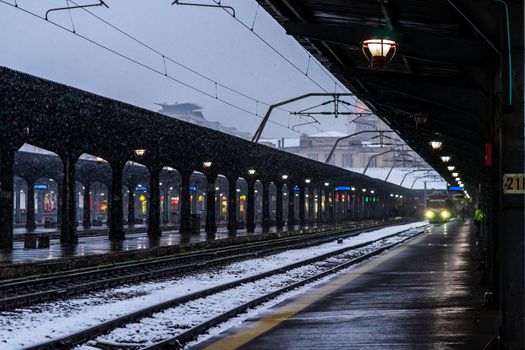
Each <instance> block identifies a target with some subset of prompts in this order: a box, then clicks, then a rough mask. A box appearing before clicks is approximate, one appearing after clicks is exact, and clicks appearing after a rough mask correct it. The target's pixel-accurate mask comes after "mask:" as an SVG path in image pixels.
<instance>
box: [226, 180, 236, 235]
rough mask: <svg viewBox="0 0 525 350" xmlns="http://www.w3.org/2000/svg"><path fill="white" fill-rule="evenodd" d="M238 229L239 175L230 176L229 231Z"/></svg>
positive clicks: (232, 231) (233, 231)
mask: <svg viewBox="0 0 525 350" xmlns="http://www.w3.org/2000/svg"><path fill="white" fill-rule="evenodd" d="M236 231H237V177H235V176H228V232H230V233H235V232H236Z"/></svg>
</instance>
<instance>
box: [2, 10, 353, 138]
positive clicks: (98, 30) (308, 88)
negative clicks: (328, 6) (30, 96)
mask: <svg viewBox="0 0 525 350" xmlns="http://www.w3.org/2000/svg"><path fill="white" fill-rule="evenodd" d="M74 1H75V2H77V3H82V4H89V3H96V2H97V0H74ZM106 2H107V4H108V5H109V9H107V8H104V7H92V8H89V11H91V12H92V13H94V14H96V15H97V16H100V17H101V18H103V19H104V20H106V21H108V22H110V23H111V24H113V25H115V26H117V27H119V28H121V29H123V30H124V31H126V32H128V33H129V34H131V35H133V36H134V37H136V38H137V39H139V40H141V41H143V42H144V43H146V44H148V45H150V46H151V47H153V48H155V49H157V50H158V51H160V52H161V53H162V54H164V55H165V56H167V57H169V58H171V59H174V60H176V61H179V62H180V63H182V64H185V65H187V66H189V67H191V68H192V69H194V70H196V71H198V72H200V73H202V74H205V75H207V76H209V77H211V78H212V79H213V80H216V81H219V82H221V83H223V84H226V85H228V86H231V87H233V88H235V89H237V90H240V91H242V92H243V93H245V94H248V95H250V96H253V97H256V98H257V99H259V100H261V101H266V102H270V103H275V102H278V101H281V100H284V99H288V98H291V97H294V96H297V95H300V94H303V93H308V92H319V91H320V89H319V88H318V87H317V86H316V85H314V83H312V82H311V81H310V80H309V79H308V78H307V77H305V75H304V73H301V72H299V71H297V70H296V69H294V68H293V67H292V66H291V65H290V64H289V63H287V62H286V61H285V60H284V59H283V58H281V57H279V56H278V55H277V54H276V53H275V52H273V51H272V49H271V48H269V47H268V46H266V45H265V44H264V43H263V42H261V41H260V40H259V39H257V38H256V37H255V35H254V34H253V33H252V32H251V31H250V30H248V29H246V28H244V27H243V26H242V25H241V24H239V23H238V22H236V21H235V19H234V18H232V17H231V16H230V15H228V14H227V13H226V12H224V11H223V10H221V9H211V8H198V7H188V6H171V2H172V1H169V0H166V1H164V0H162V1H161V0H156V1H151V0H150V1H148V0H106ZM191 2H201V3H208V4H211V3H213V2H212V0H195V1H193V0H192V1H191ZM6 3H8V4H14V3H15V0H0V28H1V31H0V47H1V49H0V65H3V66H7V67H10V68H14V69H17V70H21V71H24V72H28V73H30V74H34V75H37V76H42V77H45V78H48V79H51V80H55V81H58V82H62V83H65V84H68V85H72V86H74V87H78V88H81V89H85V90H88V91H91V92H95V93H97V94H100V95H103V96H107V97H111V98H114V99H118V100H121V101H125V102H129V103H131V104H134V105H138V106H141V107H145V108H148V109H152V110H156V109H157V107H156V106H155V105H154V102H194V103H198V104H200V105H202V106H204V108H205V109H204V113H205V115H206V117H207V118H208V119H209V120H216V121H220V122H222V123H223V124H225V125H228V126H235V127H237V128H239V129H241V130H243V131H248V132H250V133H253V132H254V131H255V129H256V128H257V126H258V124H259V122H260V119H259V118H258V117H256V116H253V115H250V114H247V113H245V112H242V111H239V110H237V109H234V108H232V107H230V106H227V105H224V104H222V103H220V102H218V101H216V100H215V99H214V98H210V97H207V96H204V95H202V94H200V93H198V92H195V91H193V90H191V89H189V88H188V87H185V86H182V85H180V84H178V83H176V82H174V81H172V80H169V79H168V78H166V77H164V76H163V75H162V74H157V73H154V72H151V71H149V70H148V69H146V68H144V67H140V66H138V65H137V64H135V63H131V62H129V61H127V60H125V59H123V58H122V57H118V56H117V55H115V54H113V53H110V52H108V51H106V50H104V49H102V48H100V47H97V46H96V45H94V44H92V43H89V42H87V41H85V40H83V39H81V38H79V37H78V36H75V35H73V34H71V33H69V32H67V31H65V30H63V29H60V28H58V27H57V26H54V25H52V24H50V23H46V22H45V21H44V20H42V19H40V18H36V17H34V16H31V15H28V14H26V13H24V12H22V11H21V10H20V9H17V8H14V7H12V6H8V5H7V4H6ZM17 3H18V5H19V7H20V8H23V9H27V10H29V11H31V12H34V13H36V14H38V15H39V16H42V17H43V16H44V15H45V12H46V10H47V9H50V8H53V7H62V6H65V5H66V0H46V1H38V0H17ZM70 4H71V1H70ZM223 4H227V5H231V6H233V7H234V8H235V10H236V13H237V18H238V19H239V20H241V21H243V22H244V23H246V24H247V25H248V26H249V27H251V25H252V23H253V20H254V17H255V14H256V10H257V3H256V1H255V0H224V1H223ZM71 5H72V4H71ZM69 15H71V18H70V16H69ZM49 19H50V21H53V22H55V23H57V24H60V25H62V26H64V27H66V28H68V29H71V28H72V22H73V24H74V27H75V30H76V32H77V33H78V34H81V35H83V36H85V37H87V38H90V39H93V40H95V41H96V42H99V43H101V44H103V45H106V46H107V47H109V48H111V49H114V50H116V51H118V52H120V53H123V54H125V55H128V56H129V57H132V58H133V59H135V60H137V61H140V62H141V63H144V64H146V65H148V66H150V67H153V68H154V69H157V70H159V71H161V72H164V63H163V59H162V56H161V55H159V54H156V53H153V52H152V51H150V50H148V49H146V48H144V47H143V46H141V45H139V44H137V43H136V42H134V41H132V40H131V39H129V38H126V37H125V36H124V35H123V34H121V33H119V32H118V31H116V30H114V29H112V28H111V27H109V26H108V25H106V24H104V23H103V22H102V21H100V20H98V19H96V18H95V17H93V16H91V15H90V14H89V13H87V12H85V11H84V10H82V9H77V10H72V11H70V12H69V13H68V11H61V12H53V13H50V14H49ZM71 19H72V21H71ZM254 31H255V32H256V33H258V34H259V35H261V36H262V37H263V38H265V39H266V40H267V41H269V42H270V43H271V44H272V45H273V46H274V47H275V48H276V49H277V50H278V51H279V52H281V53H283V54H284V55H285V56H286V57H287V58H288V59H289V60H290V61H292V62H293V63H294V64H296V65H297V66H298V67H299V68H300V69H301V70H302V71H303V72H304V71H305V70H306V67H307V64H308V54H307V53H306V51H305V50H304V49H303V48H302V47H301V46H300V45H299V44H298V43H297V42H296V41H295V40H294V39H293V38H292V37H288V36H287V35H286V34H285V32H284V30H283V28H282V27H281V26H280V25H279V24H278V23H277V22H275V21H274V20H273V18H271V17H270V16H269V15H268V14H267V13H266V12H265V11H264V10H263V9H262V8H259V10H258V15H257V17H256V21H255V26H254ZM166 68H167V71H168V74H169V75H170V76H173V77H174V78H177V79H180V80H181V81H183V82H185V83H188V84H191V85H193V86H195V87H197V88H199V89H203V90H205V91H206V92H208V93H209V94H211V95H213V96H214V95H215V84H214V83H213V82H210V81H206V80H204V79H202V78H199V77H198V76H196V75H194V74H192V73H189V72H188V71H185V70H184V69H181V68H180V67H177V65H175V64H174V63H171V62H170V61H169V60H168V61H167V67H166ZM309 76H310V77H311V78H312V79H314V80H315V81H316V82H318V83H319V84H320V85H321V86H323V87H324V88H325V89H327V90H329V91H334V81H333V80H332V79H331V78H330V77H329V76H328V75H327V74H326V73H325V72H323V71H322V70H321V69H320V68H319V67H318V66H316V65H315V64H310V66H309ZM218 96H219V97H221V98H224V99H226V100H228V101H230V102H233V103H234V104H237V105H240V106H242V107H243V108H245V109H248V110H251V111H253V112H254V113H255V112H256V103H255V102H253V101H250V100H247V99H246V98H244V97H241V96H238V95H235V94H232V93H229V92H227V91H225V90H224V89H221V88H219V90H218ZM324 100H326V98H325V99H323V101H324ZM319 101H320V100H317V101H310V102H308V103H303V104H296V105H295V106H293V107H290V108H291V109H294V108H296V109H300V108H305V107H308V106H311V105H314V104H315V102H319ZM320 102H322V101H320ZM265 111H266V107H265V106H261V105H260V106H259V114H263V113H264V112H265ZM272 119H273V120H275V121H278V122H280V123H282V124H285V125H286V126H292V125H294V124H297V123H300V121H299V120H298V118H297V117H292V118H290V116H289V114H288V113H286V112H278V113H276V114H275V115H274V116H273V118H272ZM344 121H345V120H344V118H339V119H338V120H336V119H334V118H333V117H328V118H326V117H325V118H324V121H323V122H322V123H321V125H320V126H319V127H320V128H321V129H322V130H324V131H326V130H344V129H342V128H344ZM301 131H303V132H307V133H315V132H320V130H316V129H314V128H312V127H309V126H306V127H303V128H302V129H301ZM263 137H297V134H296V133H294V132H292V131H290V130H289V129H287V128H284V127H279V126H276V125H272V124H269V125H268V126H267V131H266V132H265V134H264V135H263Z"/></svg>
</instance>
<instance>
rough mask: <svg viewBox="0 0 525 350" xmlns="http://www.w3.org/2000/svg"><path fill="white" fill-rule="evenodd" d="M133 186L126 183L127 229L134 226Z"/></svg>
mask: <svg viewBox="0 0 525 350" xmlns="http://www.w3.org/2000/svg"><path fill="white" fill-rule="evenodd" d="M135 185H136V184H134V183H128V191H129V192H128V227H132V226H133V225H135Z"/></svg>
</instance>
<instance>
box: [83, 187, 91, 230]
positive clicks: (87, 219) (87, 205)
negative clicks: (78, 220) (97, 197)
mask: <svg viewBox="0 0 525 350" xmlns="http://www.w3.org/2000/svg"><path fill="white" fill-rule="evenodd" d="M83 210H84V219H83V220H82V226H84V228H85V229H88V228H90V227H91V224H92V221H91V182H89V181H84V203H83Z"/></svg>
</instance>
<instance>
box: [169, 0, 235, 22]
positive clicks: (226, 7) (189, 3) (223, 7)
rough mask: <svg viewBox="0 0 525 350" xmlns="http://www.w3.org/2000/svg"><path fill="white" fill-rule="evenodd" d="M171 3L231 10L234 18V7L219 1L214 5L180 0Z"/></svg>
mask: <svg viewBox="0 0 525 350" xmlns="http://www.w3.org/2000/svg"><path fill="white" fill-rule="evenodd" d="M171 4H172V5H185V6H197V7H213V8H220V9H223V10H225V11H231V13H230V14H231V15H232V17H234V18H235V9H234V8H233V7H231V6H226V5H222V4H221V2H220V1H218V2H217V4H216V5H208V4H198V3H193V2H181V1H180V0H175V1H173V2H172V3H171Z"/></svg>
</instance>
